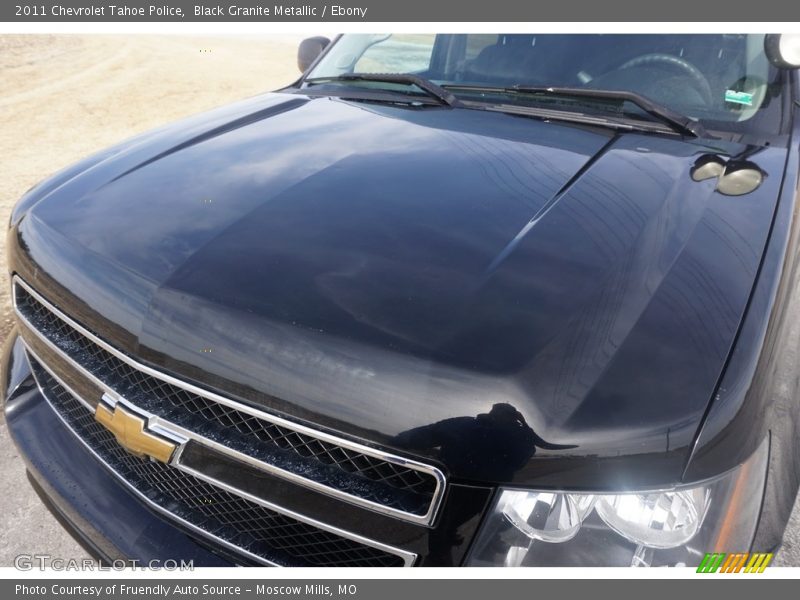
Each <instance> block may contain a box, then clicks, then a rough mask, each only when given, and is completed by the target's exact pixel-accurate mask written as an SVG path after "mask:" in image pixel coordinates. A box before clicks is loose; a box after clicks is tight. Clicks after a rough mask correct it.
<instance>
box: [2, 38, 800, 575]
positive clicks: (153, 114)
mask: <svg viewBox="0 0 800 600" xmlns="http://www.w3.org/2000/svg"><path fill="white" fill-rule="evenodd" d="M300 37H301V36H297V37H293V36H269V37H266V36H265V37H243V36H237V37H194V36H169V37H166V36H158V37H156V36H34V35H25V36H10V35H5V36H3V35H0V82H2V86H1V88H0V156H2V157H3V160H4V165H3V167H4V168H3V170H2V173H1V174H0V223H5V222H7V219H8V214H9V211H10V210H11V207H12V206H13V203H14V202H15V201H16V199H17V198H19V196H21V195H22V194H23V193H24V192H25V190H27V189H28V188H29V187H30V186H32V185H33V184H35V183H36V182H37V181H39V180H41V179H42V178H44V177H46V176H47V175H48V174H50V173H53V172H54V171H56V170H58V169H60V168H61V167H64V166H66V165H68V164H70V163H72V162H74V161H76V160H78V159H80V158H82V157H83V156H86V155H87V154H90V153H91V152H93V151H95V150H99V149H101V148H103V147H105V146H108V145H111V144H112V143H116V142H118V141H120V140H122V139H124V138H126V137H130V136H132V135H134V134H136V133H139V132H141V131H145V130H147V129H150V128H152V127H155V126H157V125H161V124H163V123H167V122H169V121H172V120H175V119H177V118H179V117H182V116H186V115H189V114H192V113H196V112H200V111H202V110H205V109H209V108H213V107H214V106H219V105H221V104H225V103H227V102H232V101H234V100H237V99H240V98H244V97H247V96H252V95H254V94H257V93H259V92H262V91H264V90H268V89H275V88H278V87H280V86H282V85H285V84H288V83H291V81H293V80H294V79H295V78H296V77H297V70H296V68H295V51H296V47H297V42H298V41H299V39H300ZM0 244H2V241H0ZM10 327H11V316H10V305H9V298H8V282H7V278H6V267H5V250H4V249H0V341H2V340H3V339H4V338H5V336H6V334H7V333H8V330H9V329H10ZM3 425H4V424H2V415H1V414H0V497H2V498H3V507H4V510H3V511H2V512H0V566H10V565H12V564H13V560H14V557H15V556H17V555H19V554H23V553H28V554H30V553H47V554H50V555H51V556H54V557H63V558H84V557H85V556H86V553H85V551H84V550H83V549H82V548H81V547H80V546H79V545H78V544H77V543H76V542H75V541H74V540H73V539H72V538H71V537H70V536H69V535H67V534H66V533H65V531H64V530H63V529H62V528H61V525H60V524H59V523H58V522H57V521H56V520H55V518H53V517H52V515H51V514H50V513H49V512H48V511H47V509H46V508H45V507H44V505H43V504H42V503H41V501H40V500H39V498H38V497H37V496H36V494H35V493H34V492H33V490H32V489H31V487H30V485H29V484H28V482H27V479H26V478H25V472H24V467H23V464H22V460H21V459H20V457H19V455H18V454H17V452H16V450H15V448H14V446H13V444H12V443H11V441H10V439H9V436H8V432H7V431H6V429H5V427H4V426H3ZM774 564H775V565H780V566H800V502H799V503H797V504H796V505H795V510H794V514H793V516H792V521H791V524H790V526H789V529H788V531H787V532H786V537H785V540H784V547H783V550H782V552H781V553H780V554H779V555H778V556H777V557H776V561H775V563H774Z"/></svg>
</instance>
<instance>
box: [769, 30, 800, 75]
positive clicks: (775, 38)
mask: <svg viewBox="0 0 800 600" xmlns="http://www.w3.org/2000/svg"><path fill="white" fill-rule="evenodd" d="M764 51H765V52H766V54H767V58H768V59H769V61H770V62H771V63H772V64H773V65H775V66H776V67H778V68H779V69H800V35H798V34H796V33H783V34H780V33H771V34H767V36H766V37H765V38H764Z"/></svg>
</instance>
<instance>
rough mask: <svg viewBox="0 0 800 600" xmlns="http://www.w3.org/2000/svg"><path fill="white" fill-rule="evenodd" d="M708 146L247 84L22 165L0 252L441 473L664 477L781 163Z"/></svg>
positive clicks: (317, 416)
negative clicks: (94, 146) (725, 170)
mask: <svg viewBox="0 0 800 600" xmlns="http://www.w3.org/2000/svg"><path fill="white" fill-rule="evenodd" d="M708 144H712V142H708V143H707V144H704V143H703V142H699V141H686V140H682V139H681V138H679V137H673V136H655V135H647V134H637V133H626V134H619V135H614V134H612V133H611V132H608V131H605V130H602V129H594V128H586V127H579V126H573V125H568V124H557V123H547V122H542V121H538V120H533V119H527V118H521V117H514V116H508V115H502V114H497V113H490V112H484V111H475V110H465V109H448V108H438V107H425V108H416V109H415V108H408V107H400V106H397V107H387V106H382V105H373V104H366V103H358V102H348V101H343V100H336V99H329V98H316V99H309V98H306V97H303V96H294V95H285V94H276V95H270V96H266V97H260V98H256V99H252V100H249V101H247V102H244V103H240V104H238V105H235V106H233V107H229V108H226V109H222V110H220V111H216V112H214V113H211V114H209V115H205V116H202V117H195V118H193V119H191V120H188V121H185V122H183V123H180V124H176V125H174V126H171V127H168V128H165V129H163V130H160V131H158V132H156V133H154V134H151V135H148V136H144V137H142V138H139V139H138V140H136V141H134V142H131V143H130V144H125V145H122V146H120V147H118V148H117V149H115V150H114V151H112V152H109V153H107V154H106V155H104V156H101V157H99V158H98V159H97V160H96V161H88V162H87V163H85V164H84V165H82V166H81V168H80V169H74V170H73V171H71V172H67V173H66V174H65V175H62V176H61V177H60V179H59V178H58V177H57V178H56V180H54V181H52V182H50V183H45V184H43V185H42V186H41V187H40V188H39V189H37V190H33V191H32V192H31V193H30V195H29V197H27V198H26V199H24V200H23V204H22V206H23V208H24V209H26V210H27V212H25V213H24V215H22V218H21V221H20V222H19V225H18V229H17V236H16V242H17V244H16V245H13V247H12V250H11V253H12V264H14V265H15V267H14V268H16V269H17V270H18V271H19V272H20V273H21V274H22V275H23V276H24V277H25V278H26V279H28V280H30V282H31V283H32V284H34V285H35V286H36V287H37V288H38V289H39V290H40V291H41V292H42V293H43V294H45V295H49V297H51V298H53V299H54V300H55V301H57V302H59V303H60V304H61V305H63V306H64V307H65V309H66V310H68V311H70V312H72V313H73V314H79V315H81V316H82V318H83V320H84V321H87V323H86V324H87V325H89V326H90V327H91V328H93V329H95V330H96V331H98V332H100V333H102V334H104V335H105V337H107V338H110V341H112V343H115V344H116V345H118V346H120V347H122V348H123V349H124V350H126V351H128V352H130V353H132V354H135V355H137V356H139V357H141V358H142V359H144V360H145V361H149V362H151V363H154V364H156V365H158V366H160V367H161V368H164V369H167V370H170V371H172V372H175V373H177V374H179V375H182V376H185V377H190V378H192V379H195V380H198V381H200V382H201V383H204V384H206V385H209V386H212V387H215V388H218V389H221V390H223V391H226V392H228V393H232V394H235V395H237V396H240V397H242V398H244V399H247V400H248V401H251V402H256V403H259V404H262V405H265V406H268V407H270V408H271V409H274V410H277V411H280V412H281V413H283V414H286V415H288V416H290V417H293V418H299V419H303V420H307V421H310V422H312V423H315V424H321V425H323V426H325V427H330V428H331V429H334V430H336V431H340V432H345V433H347V434H350V435H353V436H356V437H360V438H364V439H367V440H369V441H371V442H375V443H380V444H386V445H390V446H392V447H394V448H396V449H399V450H401V451H403V450H404V451H408V452H410V453H412V454H415V455H421V456H427V457H433V458H436V459H438V460H439V461H441V462H442V463H444V465H445V468H446V469H447V470H448V471H449V472H450V474H451V475H452V476H454V477H456V478H458V479H464V480H472V481H508V482H510V481H514V482H519V483H536V482H541V483H544V484H547V485H551V484H558V483H559V482H562V481H569V480H570V477H573V479H575V480H576V481H582V482H586V483H585V485H587V486H592V485H594V486H596V487H604V486H606V485H612V484H614V483H615V481H616V483H617V484H618V483H620V482H622V483H623V484H625V483H626V482H627V481H630V482H631V483H632V484H633V482H634V479H635V480H636V481H637V482H639V483H641V482H648V481H651V480H652V481H651V482H652V483H654V484H655V483H656V482H662V483H663V482H668V481H676V480H677V478H678V477H679V475H680V467H681V466H682V464H683V461H684V460H685V458H686V454H685V452H686V448H687V446H688V445H689V444H690V443H691V440H692V438H693V436H694V434H695V431H696V429H697V426H698V423H699V421H700V419H701V417H702V414H703V412H704V410H705V409H706V406H707V404H708V402H709V400H710V398H711V397H712V395H713V393H714V389H715V385H716V381H717V379H718V377H719V375H720V371H721V369H722V366H723V364H724V362H725V360H726V358H727V356H728V353H729V350H730V348H731V345H732V342H733V340H734V336H735V334H736V331H737V328H738V325H739V322H740V319H741V317H742V314H743V311H744V308H745V306H746V303H747V300H748V297H749V294H750V291H751V288H752V286H753V282H754V278H755V275H756V272H757V269H758V265H759V261H760V257H761V255H762V252H763V249H764V245H765V243H766V239H767V235H768V231H769V226H770V223H771V219H772V215H773V212H774V207H775V202H776V199H777V195H778V186H779V184H780V179H781V173H782V170H783V166H784V165H783V163H784V161H785V151H784V150H782V149H779V148H766V149H762V150H759V151H757V152H755V153H752V149H750V154H751V155H750V156H749V158H750V160H752V161H754V162H756V163H757V164H758V166H759V167H760V168H761V169H762V170H763V171H764V173H766V177H765V178H764V181H763V183H762V184H761V187H760V188H759V189H757V190H756V191H754V192H752V193H750V194H746V195H743V196H724V195H722V194H720V193H718V192H716V191H715V184H716V180H715V179H708V180H705V181H700V182H696V181H693V180H692V178H691V177H690V170H691V167H692V165H693V164H694V163H695V161H696V160H697V159H698V158H699V157H701V156H702V155H704V154H708V153H715V154H718V155H719V156H721V157H722V158H723V160H727V159H728V158H730V156H733V155H736V154H739V153H741V152H745V151H747V150H748V149H746V148H745V147H743V146H738V145H735V144H730V143H723V142H713V144H714V145H708ZM20 212H24V211H20ZM639 457H650V458H653V460H658V461H661V462H660V463H659V465H660V466H659V467H658V468H654V469H652V473H647V469H644V470H642V471H641V473H639V474H638V475H636V477H634V476H633V475H632V474H631V473H632V471H631V470H630V469H628V470H627V471H625V470H624V469H623V468H622V467H624V465H625V464H627V463H625V461H627V460H629V459H634V458H639ZM606 464H608V465H610V467H609V468H610V469H611V470H610V471H607V472H606V471H603V472H606V473H607V475H608V474H609V473H614V472H616V475H614V476H611V478H609V477H608V476H604V477H605V478H598V477H596V476H594V475H591V474H589V473H590V471H592V470H593V469H595V467H598V465H601V466H602V465H606ZM651 464H654V463H651ZM615 465H616V467H615ZM615 468H616V471H614V469H615ZM597 472H598V473H600V472H601V471H597ZM626 473H627V474H626ZM614 477H616V480H614V481H612V480H613V479H614ZM648 478H649V479H648ZM592 482H593V483H592Z"/></svg>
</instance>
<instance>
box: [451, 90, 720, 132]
mask: <svg viewBox="0 0 800 600" xmlns="http://www.w3.org/2000/svg"><path fill="white" fill-rule="evenodd" d="M447 89H463V90H472V91H484V92H499V93H505V94H532V95H540V96H562V97H564V96H565V97H571V98H588V99H595V100H617V101H620V102H630V103H632V104H635V105H636V106H638V107H639V108H641V109H642V110H643V111H644V112H646V113H648V114H649V115H652V116H653V117H655V118H657V119H658V120H659V121H661V122H663V123H665V124H667V125H669V127H670V128H671V129H673V130H674V131H677V132H678V133H683V134H688V135H691V136H694V137H702V136H704V135H705V134H706V131H705V128H704V127H703V126H702V125H701V124H700V123H698V122H697V121H694V120H692V119H690V118H689V117H687V116H685V115H682V114H681V113H679V112H677V111H674V110H672V109H671V108H668V107H666V106H663V105H661V104H658V103H657V102H653V101H652V100H650V99H649V98H647V97H645V96H642V95H641V94H637V93H636V92H629V91H624V90H594V89H590V88H571V87H540V86H528V85H515V86H512V87H488V86H470V85H464V86H460V85H448V86H447Z"/></svg>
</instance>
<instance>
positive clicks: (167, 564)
mask: <svg viewBox="0 0 800 600" xmlns="http://www.w3.org/2000/svg"><path fill="white" fill-rule="evenodd" d="M14 568H16V569H17V570H19V571H34V570H39V571H44V570H48V569H49V570H52V571H125V570H127V569H142V570H143V569H153V570H157V571H194V561H192V560H189V561H186V560H173V559H170V558H168V559H165V560H159V559H155V560H149V561H140V560H114V561H111V562H105V561H104V562H103V563H102V564H101V563H99V562H97V561H94V560H91V559H89V558H61V557H58V556H52V555H50V554H18V555H17V556H15V557H14Z"/></svg>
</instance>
